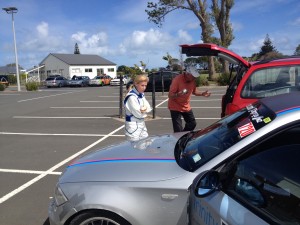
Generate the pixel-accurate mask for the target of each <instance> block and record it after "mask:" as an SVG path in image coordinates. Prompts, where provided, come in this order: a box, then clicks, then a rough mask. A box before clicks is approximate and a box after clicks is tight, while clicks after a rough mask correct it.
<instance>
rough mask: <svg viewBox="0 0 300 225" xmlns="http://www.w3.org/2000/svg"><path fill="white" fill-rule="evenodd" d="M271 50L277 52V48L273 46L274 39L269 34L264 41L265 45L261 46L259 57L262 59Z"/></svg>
mask: <svg viewBox="0 0 300 225" xmlns="http://www.w3.org/2000/svg"><path fill="white" fill-rule="evenodd" d="M269 52H277V53H278V51H277V50H276V48H275V47H274V46H273V44H272V41H271V39H270V37H269V35H268V34H267V35H266V37H265V40H264V43H263V46H262V47H261V49H260V51H259V53H258V56H257V57H258V59H261V58H262V57H263V56H264V55H266V54H267V53H269Z"/></svg>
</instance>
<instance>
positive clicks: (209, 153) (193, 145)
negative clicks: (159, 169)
mask: <svg viewBox="0 0 300 225" xmlns="http://www.w3.org/2000/svg"><path fill="white" fill-rule="evenodd" d="M275 116H276V115H275V113H274V112H273V111H271V110H269V109H268V108H267V107H266V106H264V105H263V104H262V103H258V102H257V103H255V104H253V105H249V106H247V107H246V108H244V109H242V110H240V111H238V112H237V113H234V114H232V115H230V116H227V117H224V118H223V119H221V120H219V121H218V122H216V123H214V124H212V125H211V126H209V127H207V128H205V129H202V130H199V131H196V132H194V133H188V134H186V135H184V136H183V137H181V138H180V139H179V140H178V142H177V144H176V147H175V156H176V160H177V162H178V164H179V165H180V166H181V167H182V168H184V169H186V170H188V171H195V170H196V169H198V168H199V167H201V166H202V165H203V164H205V163H206V162H207V161H209V160H210V159H212V158H213V157H215V156H216V155H218V154H220V153H221V152H223V151H225V150H226V149H228V148H230V147H231V146H232V145H234V144H236V143H238V142H239V141H240V140H242V139H243V138H245V137H247V136H248V135H251V134H252V133H254V132H255V131H257V130H259V129H260V128H262V127H263V126H265V125H266V124H268V123H270V122H271V121H272V120H273V119H274V118H275Z"/></svg>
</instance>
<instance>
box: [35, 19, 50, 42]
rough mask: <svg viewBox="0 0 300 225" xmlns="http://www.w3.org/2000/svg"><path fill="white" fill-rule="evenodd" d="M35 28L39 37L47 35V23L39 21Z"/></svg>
mask: <svg viewBox="0 0 300 225" xmlns="http://www.w3.org/2000/svg"><path fill="white" fill-rule="evenodd" d="M36 30H37V32H38V36H39V37H41V38H44V37H47V36H48V33H49V32H48V23H46V22H41V23H40V24H39V25H37V27H36Z"/></svg>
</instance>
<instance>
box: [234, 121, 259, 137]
mask: <svg viewBox="0 0 300 225" xmlns="http://www.w3.org/2000/svg"><path fill="white" fill-rule="evenodd" d="M238 131H239V134H240V136H241V138H243V137H246V136H248V135H249V134H252V133H253V132H254V131H255V127H254V126H253V123H251V122H249V123H247V124H245V125H243V126H241V127H239V128H238Z"/></svg>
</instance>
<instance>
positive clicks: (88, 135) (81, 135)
mask: <svg viewBox="0 0 300 225" xmlns="http://www.w3.org/2000/svg"><path fill="white" fill-rule="evenodd" d="M0 134H4V135H27V136H74V137H78V136H79V137H104V136H106V134H49V133H15V132H0ZM110 136H111V137H124V136H125V134H123V135H122V134H114V135H110Z"/></svg>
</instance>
